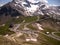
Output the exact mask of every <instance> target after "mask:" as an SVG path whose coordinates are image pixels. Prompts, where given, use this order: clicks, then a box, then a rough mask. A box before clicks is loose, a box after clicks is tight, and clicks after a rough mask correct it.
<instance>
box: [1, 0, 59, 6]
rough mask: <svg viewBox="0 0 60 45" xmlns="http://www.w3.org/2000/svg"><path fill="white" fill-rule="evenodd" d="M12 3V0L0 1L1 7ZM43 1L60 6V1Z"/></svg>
mask: <svg viewBox="0 0 60 45" xmlns="http://www.w3.org/2000/svg"><path fill="white" fill-rule="evenodd" d="M10 1H12V0H0V6H1V5H3V4H6V3H8V2H10ZM41 1H42V0H41ZM43 1H45V2H48V4H49V5H60V0H43Z"/></svg>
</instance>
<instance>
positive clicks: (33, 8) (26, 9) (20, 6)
mask: <svg viewBox="0 0 60 45" xmlns="http://www.w3.org/2000/svg"><path fill="white" fill-rule="evenodd" d="M3 7H5V8H7V12H8V10H9V7H10V8H11V9H14V10H16V11H17V12H18V13H20V14H22V15H24V16H34V15H49V16H50V17H51V16H52V15H53V16H54V17H56V15H58V17H59V16H60V6H49V5H48V3H47V2H46V1H45V2H44V1H43V0H12V2H9V3H8V4H5V5H4V6H2V7H1V9H0V13H1V10H3Z"/></svg>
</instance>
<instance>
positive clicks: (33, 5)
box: [14, 0, 48, 13]
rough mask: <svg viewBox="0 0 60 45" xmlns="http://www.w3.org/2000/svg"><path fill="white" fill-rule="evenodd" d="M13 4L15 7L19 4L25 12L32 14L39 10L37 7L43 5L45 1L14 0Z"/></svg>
mask: <svg viewBox="0 0 60 45" xmlns="http://www.w3.org/2000/svg"><path fill="white" fill-rule="evenodd" d="M14 2H16V4H15V5H18V4H21V5H22V6H23V7H24V9H25V10H26V11H27V12H31V13H34V12H35V11H36V10H37V9H38V8H39V5H41V4H42V3H43V4H44V5H45V4H46V3H47V0H15V1H14ZM40 3H41V4H40ZM47 6H48V5H47Z"/></svg>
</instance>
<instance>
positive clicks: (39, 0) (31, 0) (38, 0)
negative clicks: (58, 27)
mask: <svg viewBox="0 0 60 45" xmlns="http://www.w3.org/2000/svg"><path fill="white" fill-rule="evenodd" d="M28 1H29V2H31V3H37V2H45V3H48V1H47V0H28Z"/></svg>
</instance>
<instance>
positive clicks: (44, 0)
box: [40, 0, 48, 3]
mask: <svg viewBox="0 0 60 45" xmlns="http://www.w3.org/2000/svg"><path fill="white" fill-rule="evenodd" d="M40 1H41V2H45V3H48V1H47V0H40Z"/></svg>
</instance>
